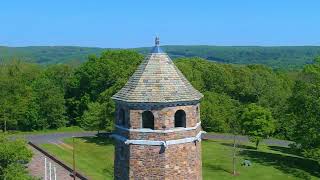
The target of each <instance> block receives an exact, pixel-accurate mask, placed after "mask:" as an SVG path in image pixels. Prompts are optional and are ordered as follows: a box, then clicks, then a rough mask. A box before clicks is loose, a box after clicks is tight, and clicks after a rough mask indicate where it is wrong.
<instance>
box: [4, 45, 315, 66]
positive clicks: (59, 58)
mask: <svg viewBox="0 0 320 180" xmlns="http://www.w3.org/2000/svg"><path fill="white" fill-rule="evenodd" d="M162 48H163V49H164V50H165V52H167V53H168V54H169V55H170V57H171V58H172V59H177V58H184V57H200V58H203V59H206V60H209V61H215V62H221V63H227V64H264V65H267V66H270V67H272V68H273V69H301V68H303V66H304V65H305V64H310V63H312V61H313V59H314V58H315V57H316V56H317V55H319V54H320V47H317V46H273V47H267V46H207V45H202V46H201V45H194V46H182V45H168V46H162ZM150 49H151V47H142V48H133V49H131V50H134V51H137V52H139V53H141V54H143V55H146V54H148V53H149V52H150ZM105 50H107V49H104V48H91V47H76V46H29V47H6V46H0V60H1V59H2V60H7V61H11V60H12V59H20V60H24V61H28V62H33V63H39V64H57V63H68V64H71V65H73V66H74V65H79V64H81V63H82V62H85V61H86V60H87V56H88V55H90V54H95V55H100V54H101V53H102V52H103V51H105ZM113 50H115V49H113Z"/></svg>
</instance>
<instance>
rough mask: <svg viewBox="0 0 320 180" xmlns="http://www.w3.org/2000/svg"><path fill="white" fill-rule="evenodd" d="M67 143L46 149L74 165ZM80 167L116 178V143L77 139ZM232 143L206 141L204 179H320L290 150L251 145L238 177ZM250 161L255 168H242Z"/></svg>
mask: <svg viewBox="0 0 320 180" xmlns="http://www.w3.org/2000/svg"><path fill="white" fill-rule="evenodd" d="M64 143H66V144H67V145H65V144H59V145H56V144H44V145H42V147H44V148H45V149H46V150H48V151H49V152H51V153H52V154H54V155H55V156H57V157H58V158H60V159H61V160H63V161H64V162H66V163H67V164H69V165H71V164H72V148H71V147H70V146H72V139H65V140H64ZM75 146H76V166H77V169H79V170H80V171H81V172H83V173H84V174H85V175H86V176H88V177H89V178H90V179H94V180H100V179H101V180H102V179H113V159H114V147H113V142H112V141H111V140H109V139H104V138H98V137H86V138H75ZM231 146H232V144H231V142H229V141H213V140H208V141H203V142H202V161H203V162H202V164H203V179H205V180H211V179H213V180H214V179H218V180H223V179H235V180H248V179H258V180H260V179H261V180H269V179H270V180H277V179H279V180H283V179H320V165H319V164H318V163H317V162H315V161H313V160H310V159H305V158H302V157H300V156H297V155H295V154H294V153H292V152H291V150H290V149H289V148H283V147H276V146H271V147H268V146H265V145H262V146H261V147H260V149H259V150H258V151H256V150H255V149H254V148H253V147H254V146H253V145H252V144H251V143H247V144H242V145H240V146H239V148H238V159H237V172H238V173H239V174H238V175H237V176H233V175H231V172H232V158H231V157H232V147H231ZM244 159H248V160H250V161H251V162H252V166H251V167H243V166H241V162H243V160H244Z"/></svg>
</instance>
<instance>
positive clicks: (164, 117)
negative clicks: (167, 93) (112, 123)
mask: <svg viewBox="0 0 320 180" xmlns="http://www.w3.org/2000/svg"><path fill="white" fill-rule="evenodd" d="M199 107H200V105H199V104H195V105H187V106H174V107H164V108H159V109H152V110H151V112H152V113H153V116H154V125H155V128H154V129H156V130H168V129H172V128H174V114H175V113H176V112H177V111H178V110H184V111H185V113H186V119H187V126H186V127H194V126H196V125H197V123H198V122H200V115H199ZM120 109H123V110H124V111H125V112H126V115H125V117H126V118H125V120H126V122H127V123H126V124H127V125H126V126H124V127H126V128H132V129H140V128H142V113H143V112H144V111H145V109H131V110H130V109H129V108H128V107H127V106H125V105H119V104H118V105H117V110H116V124H117V125H121V124H120V120H119V119H120V118H119V111H120Z"/></svg>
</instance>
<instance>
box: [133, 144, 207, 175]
mask: <svg viewBox="0 0 320 180" xmlns="http://www.w3.org/2000/svg"><path fill="white" fill-rule="evenodd" d="M129 161H130V162H129V164H130V169H129V171H130V172H129V174H130V179H135V180H136V179H137V180H138V179H139V180H140V179H150V180H151V179H152V180H154V179H159V180H164V179H165V180H171V179H175V180H185V179H190V180H201V179H202V176H201V173H202V172H201V143H200V142H197V143H185V144H177V145H171V146H168V147H167V148H164V147H161V146H143V145H130V160H129Z"/></svg>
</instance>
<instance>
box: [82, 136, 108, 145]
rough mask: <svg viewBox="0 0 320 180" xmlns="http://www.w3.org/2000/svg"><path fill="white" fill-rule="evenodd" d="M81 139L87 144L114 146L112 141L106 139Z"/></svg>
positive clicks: (97, 137) (95, 137)
mask: <svg viewBox="0 0 320 180" xmlns="http://www.w3.org/2000/svg"><path fill="white" fill-rule="evenodd" d="M79 139H83V140H84V141H85V142H86V143H95V144H97V145H100V146H107V145H113V144H114V142H113V140H112V139H109V138H106V137H99V136H94V137H79Z"/></svg>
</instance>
